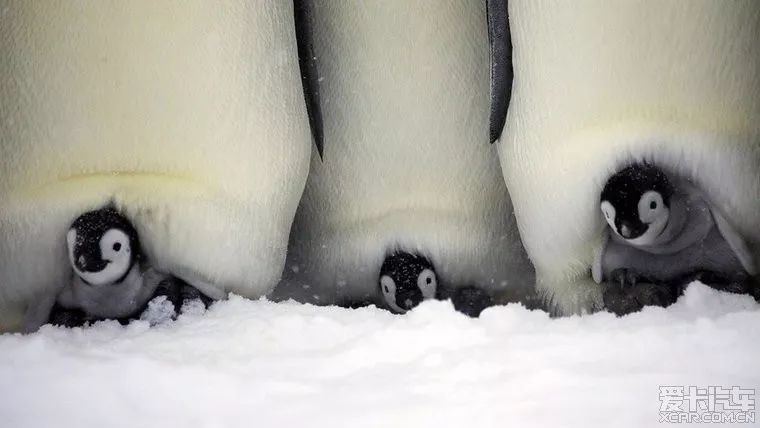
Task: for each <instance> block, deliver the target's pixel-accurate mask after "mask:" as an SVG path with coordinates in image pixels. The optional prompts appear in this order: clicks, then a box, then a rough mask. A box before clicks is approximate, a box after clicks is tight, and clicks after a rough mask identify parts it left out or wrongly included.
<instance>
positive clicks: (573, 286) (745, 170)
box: [499, 0, 760, 314]
mask: <svg viewBox="0 0 760 428" xmlns="http://www.w3.org/2000/svg"><path fill="white" fill-rule="evenodd" d="M508 11H509V22H510V24H511V42H512V47H513V52H512V53H513V55H512V63H513V64H514V67H515V68H514V76H515V80H514V87H513V89H512V98H511V104H510V107H509V112H508V114H507V118H506V126H505V127H504V130H503V134H502V135H501V139H500V143H499V150H500V158H501V162H502V167H503V170H504V177H505V179H506V182H507V186H508V187H509V189H510V193H511V196H512V199H513V202H514V206H515V213H516V216H517V219H518V223H519V227H520V231H521V234H522V238H523V242H524V243H525V246H526V249H527V251H528V253H529V255H530V257H531V259H532V261H533V262H534V264H535V266H536V275H537V285H538V288H539V289H540V290H541V291H542V292H544V293H545V295H546V297H547V298H548V300H549V301H550V302H551V303H552V304H553V307H554V309H555V310H556V312H558V313H562V314H570V313H579V312H583V311H589V310H595V309H600V308H601V307H602V293H603V290H604V284H596V283H595V282H594V281H593V280H592V277H591V269H590V267H591V265H592V261H593V259H594V254H595V252H598V251H600V250H601V246H602V244H603V237H604V236H605V234H604V230H605V226H606V224H605V222H604V219H603V218H602V215H601V213H600V211H599V195H600V193H601V191H602V187H603V186H604V185H605V183H606V182H607V180H608V178H609V177H610V176H612V175H613V174H614V173H615V172H616V171H618V170H620V169H621V168H623V167H624V166H626V165H629V164H631V163H636V162H648V163H650V164H652V165H657V166H658V167H660V168H662V169H664V170H667V171H671V172H672V173H673V174H675V175H677V176H680V177H683V179H685V180H688V181H689V182H691V183H692V184H693V185H694V186H696V188H697V189H698V191H699V192H700V194H702V195H704V198H705V199H706V201H707V202H708V204H709V206H710V207H712V209H713V210H714V212H715V213H716V214H718V215H719V216H720V217H722V218H724V219H725V221H726V222H728V224H729V225H730V226H731V229H732V230H735V231H736V233H737V234H738V235H739V236H741V238H742V240H743V241H745V242H746V243H747V246H748V248H749V254H751V256H752V257H754V259H755V263H754V264H755V265H756V264H757V261H758V257H759V256H760V251H758V248H760V227H758V226H760V43H758V40H760V3H758V2H756V1H751V0H748V1H735V2H713V1H710V0H696V1H686V0H684V1H668V2H657V3H653V2H648V1H645V0H644V1H642V0H622V1H616V2H608V1H604V0H584V1H579V2H572V3H570V2H562V1H551V0H542V1H533V0H513V1H510V2H509V9H508Z"/></svg>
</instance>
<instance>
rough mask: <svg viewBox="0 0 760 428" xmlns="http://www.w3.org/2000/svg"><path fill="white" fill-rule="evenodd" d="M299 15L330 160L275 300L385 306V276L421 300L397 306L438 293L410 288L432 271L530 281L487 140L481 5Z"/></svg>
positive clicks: (324, 8)
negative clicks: (304, 18)
mask: <svg viewBox="0 0 760 428" xmlns="http://www.w3.org/2000/svg"><path fill="white" fill-rule="evenodd" d="M308 15H309V19H308V21H309V23H310V25H311V29H312V36H313V37H312V42H313V54H314V57H315V58H316V63H317V68H318V73H319V82H318V83H319V85H318V91H319V97H320V105H321V107H322V117H323V125H324V141H325V152H324V158H323V159H320V158H319V157H317V156H314V157H313V159H312V164H311V171H310V176H309V180H308V182H307V185H306V190H305V192H304V197H303V199H302V203H301V206H300V208H299V212H298V213H297V214H296V221H295V223H294V229H293V232H292V233H291V243H290V247H289V253H288V262H287V264H286V269H285V273H284V278H285V281H284V282H283V284H282V286H281V287H279V288H278V292H277V293H276V297H278V298H282V297H289V296H295V297H296V298H301V299H304V300H308V301H312V302H318V303H324V304H330V303H339V304H359V303H362V302H376V303H380V302H382V299H383V293H381V292H380V284H379V282H380V277H381V276H385V275H384V273H383V272H384V270H385V269H387V270H388V272H387V273H388V275H387V276H388V278H390V280H392V281H393V282H394V283H393V284H392V285H391V286H392V287H393V288H394V289H395V293H396V294H397V295H400V293H401V289H402V288H404V287H405V285H404V284H400V283H399V281H407V282H410V284H409V285H410V286H411V288H414V289H415V290H407V291H410V293H411V292H412V291H416V298H417V300H415V297H414V296H412V295H411V294H410V295H409V298H401V297H399V299H400V303H399V305H398V306H397V305H395V303H394V302H392V301H390V302H387V304H386V306H390V308H392V309H394V310H397V311H404V310H407V309H409V308H410V307H411V306H413V305H414V304H416V303H418V300H420V299H422V298H423V297H430V296H432V295H433V294H434V293H433V289H434V288H435V285H436V284H435V282H431V281H435V280H436V279H435V278H432V277H426V278H425V280H426V281H428V283H427V284H426V286H427V285H430V286H432V289H430V290H425V291H420V290H419V289H416V288H417V281H418V280H420V278H423V276H424V275H427V274H428V273H429V271H433V272H434V274H435V275H434V276H437V282H438V284H437V285H438V289H439V290H441V289H454V288H457V287H462V286H474V287H481V288H483V289H486V290H488V292H492V293H494V294H498V295H499V296H498V297H499V298H502V297H503V298H505V299H510V298H516V296H517V295H518V294H519V293H521V292H523V291H524V289H522V288H521V287H522V286H523V285H524V284H528V285H529V286H532V281H533V276H532V267H531V266H530V264H529V262H528V261H527V258H526V256H525V252H524V250H523V249H522V246H521V244H520V242H519V237H518V234H517V231H516V225H515V222H514V219H513V216H512V213H511V205H510V202H509V198H508V195H507V191H506V188H505V186H504V183H503V180H502V178H501V173H500V171H499V165H498V158H497V157H496V151H495V148H494V147H493V146H491V145H489V144H488V82H489V77H488V33H487V25H486V9H485V2H482V1H472V2H470V1H468V2H461V1H456V0H435V1H430V0H415V1H404V2H383V1H363V2H353V1H343V0H331V1H320V2H315V3H314V4H313V7H312V9H311V10H310V11H309V12H308ZM381 268H383V271H381ZM394 275H395V276H394ZM400 276H404V278H401V277H400ZM386 281H388V280H387V279H386ZM388 292H389V293H391V294H393V291H391V290H390V289H389V290H388ZM412 294H414V293H412ZM505 296H506V297H505Z"/></svg>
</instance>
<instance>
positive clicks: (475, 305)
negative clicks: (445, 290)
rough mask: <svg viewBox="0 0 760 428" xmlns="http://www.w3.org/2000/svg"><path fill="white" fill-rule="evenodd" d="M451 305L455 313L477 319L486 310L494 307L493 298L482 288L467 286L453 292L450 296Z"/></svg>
mask: <svg viewBox="0 0 760 428" xmlns="http://www.w3.org/2000/svg"><path fill="white" fill-rule="evenodd" d="M451 303H452V304H453V305H454V309H456V310H457V311H459V312H461V313H463V314H465V315H467V316H469V317H472V318H477V317H479V316H480V314H481V312H483V310H485V309H486V308H488V307H490V306H493V305H494V300H493V297H491V295H490V294H489V293H488V292H487V291H486V290H483V289H482V288H479V287H474V286H468V287H462V288H458V289H456V290H454V291H453V292H452V295H451Z"/></svg>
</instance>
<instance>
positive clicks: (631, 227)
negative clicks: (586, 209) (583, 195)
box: [601, 162, 674, 245]
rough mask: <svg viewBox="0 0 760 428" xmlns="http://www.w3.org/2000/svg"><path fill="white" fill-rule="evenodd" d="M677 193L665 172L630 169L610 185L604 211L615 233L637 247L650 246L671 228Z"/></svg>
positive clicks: (641, 165) (649, 167)
mask: <svg viewBox="0 0 760 428" xmlns="http://www.w3.org/2000/svg"><path fill="white" fill-rule="evenodd" d="M673 193H674V189H673V186H672V185H671V183H670V180H669V179H668V176H667V175H666V174H665V172H663V171H662V170H661V169H659V168H657V167H656V166H654V165H651V164H648V163H646V162H642V163H636V164H633V165H630V166H628V167H626V168H624V169H622V170H621V171H619V172H617V173H616V174H614V175H613V176H612V177H610V179H609V180H608V181H607V184H606V185H605V186H604V189H603V190H602V195H601V209H602V214H603V215H604V218H605V220H606V221H607V223H608V224H609V225H610V227H611V228H612V230H613V231H614V232H615V233H616V234H617V235H618V236H620V237H621V238H623V239H625V240H627V241H628V242H630V243H631V244H633V245H648V244H650V243H651V242H652V241H654V239H655V238H656V237H657V236H658V235H659V234H660V233H662V231H663V230H664V229H665V226H667V224H668V218H669V215H670V211H669V208H670V199H671V197H672V196H673Z"/></svg>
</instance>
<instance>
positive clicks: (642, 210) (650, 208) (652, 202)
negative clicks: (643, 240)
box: [639, 190, 667, 223]
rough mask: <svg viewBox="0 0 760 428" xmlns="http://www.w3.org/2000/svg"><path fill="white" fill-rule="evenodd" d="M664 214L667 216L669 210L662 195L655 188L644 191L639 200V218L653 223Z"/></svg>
mask: <svg viewBox="0 0 760 428" xmlns="http://www.w3.org/2000/svg"><path fill="white" fill-rule="evenodd" d="M664 216H667V210H666V209H665V202H664V201H663V198H662V195H661V194H660V193H659V192H657V191H654V190H650V191H648V192H646V193H644V194H643V195H642V196H641V200H640V201H639V219H640V220H641V221H642V222H644V223H652V222H654V221H656V220H657V219H660V218H661V217H664Z"/></svg>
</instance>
